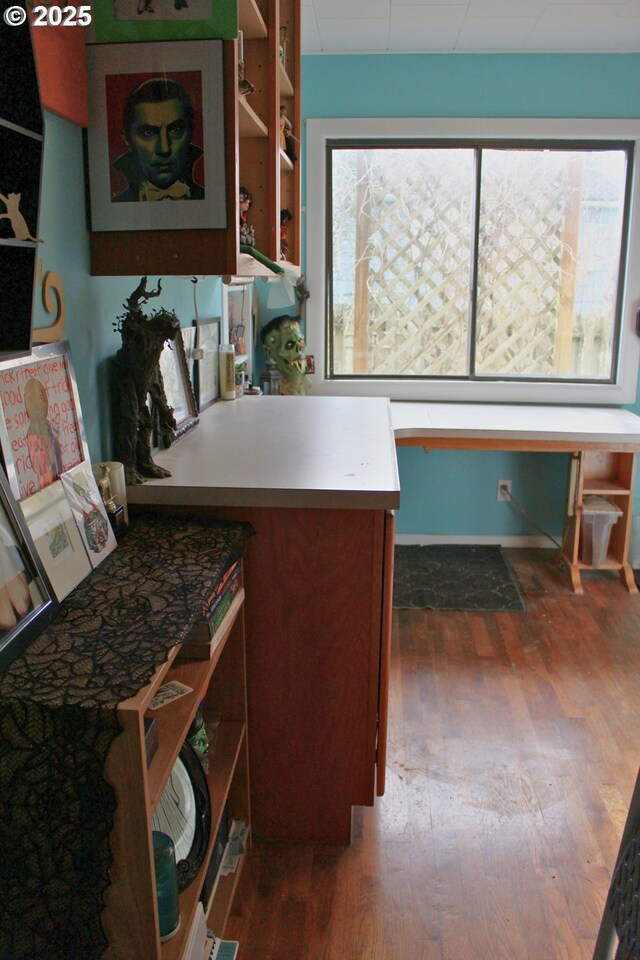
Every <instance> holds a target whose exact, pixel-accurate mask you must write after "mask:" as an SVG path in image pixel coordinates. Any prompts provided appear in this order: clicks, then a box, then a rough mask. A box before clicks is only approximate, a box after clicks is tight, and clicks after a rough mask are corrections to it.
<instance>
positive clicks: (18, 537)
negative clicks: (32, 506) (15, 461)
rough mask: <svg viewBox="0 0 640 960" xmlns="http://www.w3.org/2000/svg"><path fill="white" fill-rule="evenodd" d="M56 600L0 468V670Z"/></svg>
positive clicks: (39, 628)
mask: <svg viewBox="0 0 640 960" xmlns="http://www.w3.org/2000/svg"><path fill="white" fill-rule="evenodd" d="M57 610H58V601H57V600H56V598H55V595H54V592H53V588H52V586H51V584H50V582H49V579H48V577H47V574H46V572H45V570H44V567H43V565H42V563H41V562H40V559H39V557H38V553H37V551H36V549H35V546H34V543H33V540H32V538H31V535H30V533H29V529H28V527H27V524H26V522H25V520H24V518H23V517H22V515H21V513H20V511H19V509H18V506H17V503H16V501H15V499H14V497H13V494H12V493H11V488H10V486H9V481H8V479H7V477H6V474H5V473H4V471H2V470H0V671H4V670H6V668H7V667H8V666H9V664H10V663H11V662H12V661H13V660H15V658H16V657H17V656H19V655H20V654H21V653H22V652H23V651H24V650H25V649H26V648H27V647H28V645H29V644H30V643H31V642H32V641H33V640H35V639H36V637H37V636H38V635H39V634H40V633H41V632H42V630H43V629H44V628H45V627H46V626H47V624H48V623H50V622H51V620H52V619H53V617H54V615H55V613H56V612H57Z"/></svg>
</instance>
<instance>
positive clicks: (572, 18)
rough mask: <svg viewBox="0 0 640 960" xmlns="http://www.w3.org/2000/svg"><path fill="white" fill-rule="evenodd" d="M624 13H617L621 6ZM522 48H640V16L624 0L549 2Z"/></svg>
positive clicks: (578, 49)
mask: <svg viewBox="0 0 640 960" xmlns="http://www.w3.org/2000/svg"><path fill="white" fill-rule="evenodd" d="M620 8H621V13H622V12H624V14H625V15H624V16H619V15H618V9H620ZM523 49H527V50H530V51H534V50H558V51H561V50H566V51H576V52H578V51H587V52H598V51H603V52H606V51H630V50H640V17H631V16H629V11H628V8H626V7H625V5H624V4H620V3H615V4H608V3H602V2H599V3H562V4H549V6H548V7H547V9H546V10H545V11H544V13H543V14H542V16H541V17H540V18H539V20H538V21H537V23H536V25H535V26H534V27H533V29H532V30H531V33H530V34H529V36H528V38H527V41H526V45H525V47H524V48H523Z"/></svg>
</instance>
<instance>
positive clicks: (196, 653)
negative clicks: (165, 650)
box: [178, 577, 242, 660]
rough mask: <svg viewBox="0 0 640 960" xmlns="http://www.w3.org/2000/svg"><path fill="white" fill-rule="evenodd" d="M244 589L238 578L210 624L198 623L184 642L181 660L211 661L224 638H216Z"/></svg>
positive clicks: (180, 652)
mask: <svg viewBox="0 0 640 960" xmlns="http://www.w3.org/2000/svg"><path fill="white" fill-rule="evenodd" d="M241 589H242V578H241V577H238V578H237V579H235V580H234V581H233V582H232V584H231V585H230V586H229V587H228V588H227V591H226V593H225V594H224V596H223V597H221V599H220V603H219V604H218V606H217V607H216V611H215V614H214V615H213V618H212V619H211V620H210V621H209V623H196V624H194V626H193V627H192V629H191V633H190V634H189V636H188V637H187V638H186V640H184V642H183V643H182V646H181V648H180V651H179V653H178V659H179V660H210V659H211V657H212V656H213V654H214V653H215V651H216V649H217V647H218V644H219V642H220V640H221V639H222V637H219V636H216V634H217V632H218V630H219V628H220V625H221V623H222V621H223V620H224V618H225V616H226V615H227V613H228V612H229V609H230V607H231V605H232V603H233V602H234V600H235V598H236V597H237V596H238V594H239V593H240V591H241Z"/></svg>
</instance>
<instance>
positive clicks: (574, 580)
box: [567, 563, 584, 597]
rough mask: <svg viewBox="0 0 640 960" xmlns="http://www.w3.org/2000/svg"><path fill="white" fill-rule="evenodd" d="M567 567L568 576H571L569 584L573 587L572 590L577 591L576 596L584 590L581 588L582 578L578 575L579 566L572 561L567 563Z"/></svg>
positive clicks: (580, 594)
mask: <svg viewBox="0 0 640 960" xmlns="http://www.w3.org/2000/svg"><path fill="white" fill-rule="evenodd" d="M567 567H568V569H569V576H570V577H571V586H572V587H573V592H574V593H577V594H578V596H580V597H581V596H582V594H583V593H584V590H583V589H582V578H581V577H580V568H579V567H577V566H576V565H575V564H573V563H568V564H567Z"/></svg>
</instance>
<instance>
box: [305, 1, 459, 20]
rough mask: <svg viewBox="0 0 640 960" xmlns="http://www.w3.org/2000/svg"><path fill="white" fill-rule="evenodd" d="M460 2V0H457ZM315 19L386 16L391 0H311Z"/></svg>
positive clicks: (376, 17)
mask: <svg viewBox="0 0 640 960" xmlns="http://www.w3.org/2000/svg"><path fill="white" fill-rule="evenodd" d="M458 2H460V0H458ZM313 7H314V10H315V15H316V20H331V19H334V18H338V17H346V18H347V19H348V20H351V19H354V18H355V17H361V18H362V19H363V20H370V19H372V18H373V19H374V20H375V19H378V18H379V17H388V16H389V11H390V9H391V0H313Z"/></svg>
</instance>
